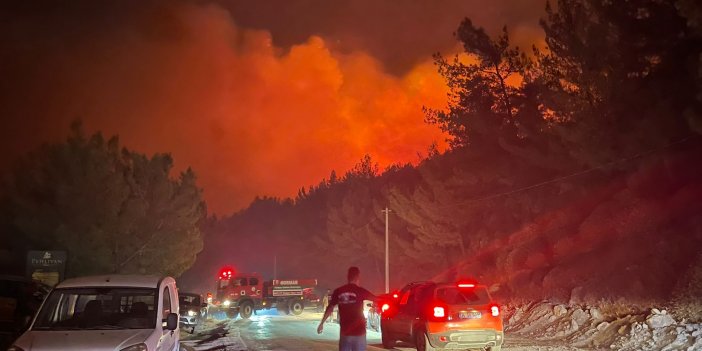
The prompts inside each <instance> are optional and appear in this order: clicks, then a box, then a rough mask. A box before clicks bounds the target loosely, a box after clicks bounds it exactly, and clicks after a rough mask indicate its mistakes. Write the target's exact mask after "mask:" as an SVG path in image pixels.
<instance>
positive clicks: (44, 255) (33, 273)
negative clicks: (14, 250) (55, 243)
mask: <svg viewBox="0 0 702 351" xmlns="http://www.w3.org/2000/svg"><path fill="white" fill-rule="evenodd" d="M65 272H66V251H28V252H27V277H28V278H30V279H32V280H38V281H40V282H42V283H44V284H46V285H49V286H55V285H56V284H58V283H59V282H60V281H62V280H63V278H64V274H65Z"/></svg>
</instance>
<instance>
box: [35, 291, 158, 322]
mask: <svg viewBox="0 0 702 351" xmlns="http://www.w3.org/2000/svg"><path fill="white" fill-rule="evenodd" d="M157 292H158V290H156V289H147V288H130V287H125V288H119V287H114V288H113V287H106V288H69V289H55V290H54V291H53V292H52V293H51V294H50V295H49V297H48V298H47V300H46V302H45V303H44V305H43V306H42V308H41V310H40V311H39V313H38V316H37V319H36V322H35V323H34V326H33V329H34V330H79V329H92V330H96V329H106V330H107V329H144V328H153V327H154V326H155V321H156V311H157V308H156V304H157V301H158V300H157V296H158V293H157Z"/></svg>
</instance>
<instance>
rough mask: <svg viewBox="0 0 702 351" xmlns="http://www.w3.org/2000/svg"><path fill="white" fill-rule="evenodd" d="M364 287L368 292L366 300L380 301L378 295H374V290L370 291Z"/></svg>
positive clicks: (366, 292)
mask: <svg viewBox="0 0 702 351" xmlns="http://www.w3.org/2000/svg"><path fill="white" fill-rule="evenodd" d="M362 289H363V290H365V294H366V297H365V298H364V300H368V301H373V302H378V297H377V296H375V295H373V293H372V292H370V291H368V290H366V289H364V288H362Z"/></svg>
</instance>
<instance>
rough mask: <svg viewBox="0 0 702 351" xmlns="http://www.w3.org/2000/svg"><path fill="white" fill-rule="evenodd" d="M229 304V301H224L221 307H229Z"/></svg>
mask: <svg viewBox="0 0 702 351" xmlns="http://www.w3.org/2000/svg"><path fill="white" fill-rule="evenodd" d="M231 304H232V302H231V301H229V300H224V302H222V305H224V306H229V305H231Z"/></svg>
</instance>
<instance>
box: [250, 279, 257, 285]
mask: <svg viewBox="0 0 702 351" xmlns="http://www.w3.org/2000/svg"><path fill="white" fill-rule="evenodd" d="M249 285H258V278H250V279H249Z"/></svg>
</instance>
